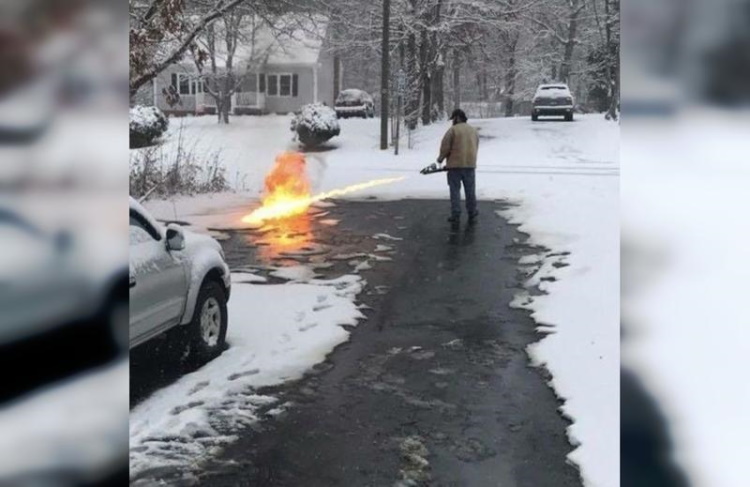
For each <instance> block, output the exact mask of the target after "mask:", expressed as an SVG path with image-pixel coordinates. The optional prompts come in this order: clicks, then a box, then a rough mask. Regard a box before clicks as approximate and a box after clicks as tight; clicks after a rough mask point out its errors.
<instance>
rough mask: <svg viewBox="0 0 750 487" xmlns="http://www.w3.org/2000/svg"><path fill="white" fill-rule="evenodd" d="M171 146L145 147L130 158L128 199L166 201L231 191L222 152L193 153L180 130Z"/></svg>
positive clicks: (132, 153) (194, 149)
mask: <svg viewBox="0 0 750 487" xmlns="http://www.w3.org/2000/svg"><path fill="white" fill-rule="evenodd" d="M171 142H173V143H174V145H172V143H170V146H169V147H165V146H163V145H158V146H153V147H146V148H143V149H140V150H135V151H132V152H131V154H130V195H131V196H133V197H134V198H142V197H145V198H148V197H156V198H167V197H170V196H174V195H194V194H203V193H218V192H222V191H229V190H230V189H231V187H230V185H229V181H228V180H227V176H226V168H225V167H224V165H223V163H222V158H221V151H214V152H212V153H205V152H199V151H198V150H196V144H197V141H195V142H194V143H193V145H191V146H188V145H186V144H185V139H184V137H183V134H182V129H180V130H179V131H178V132H177V134H175V138H174V140H173V141H171Z"/></svg>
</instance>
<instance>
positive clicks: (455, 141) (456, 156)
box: [437, 108, 479, 223]
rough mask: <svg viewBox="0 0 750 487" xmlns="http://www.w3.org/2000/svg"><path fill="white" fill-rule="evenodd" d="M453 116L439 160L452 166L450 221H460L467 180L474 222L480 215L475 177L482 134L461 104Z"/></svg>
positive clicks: (467, 196) (449, 183)
mask: <svg viewBox="0 0 750 487" xmlns="http://www.w3.org/2000/svg"><path fill="white" fill-rule="evenodd" d="M451 120H453V126H452V127H451V128H449V129H448V131H447V132H446V133H445V135H444V136H443V141H442V143H441V144H440V156H439V157H438V160H437V162H438V164H441V163H442V162H443V161H444V160H446V159H447V163H446V165H445V167H446V169H447V170H448V171H447V172H448V186H449V187H450V192H451V216H450V218H448V221H449V222H451V223H458V221H459V219H460V218H461V184H462V183H463V185H464V194H465V195H466V212H467V213H468V214H469V223H473V222H474V221H475V220H476V218H477V216H478V215H479V213H478V212H477V196H476V189H475V178H474V173H475V169H476V167H477V150H478V149H479V135H478V134H477V130H476V129H475V128H474V127H472V126H471V125H469V124H468V123H466V121H467V118H466V113H464V111H463V110H461V109H458V108H457V109H456V110H453V113H452V114H451Z"/></svg>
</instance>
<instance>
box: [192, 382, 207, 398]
mask: <svg viewBox="0 0 750 487" xmlns="http://www.w3.org/2000/svg"><path fill="white" fill-rule="evenodd" d="M210 383H211V381H208V380H204V381H202V382H198V383H197V384H195V385H194V386H193V388H192V389H190V392H188V396H192V395H193V394H195V393H196V392H198V391H201V390H203V389H205V388H206V387H208V385H209V384H210Z"/></svg>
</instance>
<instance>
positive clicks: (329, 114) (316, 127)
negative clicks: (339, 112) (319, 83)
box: [294, 103, 341, 135]
mask: <svg viewBox="0 0 750 487" xmlns="http://www.w3.org/2000/svg"><path fill="white" fill-rule="evenodd" d="M294 127H307V130H309V131H311V132H324V133H327V132H333V133H334V134H335V135H338V133H339V131H340V130H341V127H340V126H339V120H338V117H337V116H336V111H335V110H334V109H333V108H331V107H329V106H326V105H323V104H322V103H310V104H308V105H305V106H303V107H302V112H301V113H300V114H299V116H298V117H297V118H296V119H295V123H294Z"/></svg>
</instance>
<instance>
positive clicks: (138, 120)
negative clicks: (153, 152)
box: [130, 105, 169, 148]
mask: <svg viewBox="0 0 750 487" xmlns="http://www.w3.org/2000/svg"><path fill="white" fill-rule="evenodd" d="M168 127H169V119H168V118H167V116H166V115H164V113H163V112H162V111H161V110H159V109H158V108H156V107H145V106H142V105H136V106H134V107H133V108H131V109H130V147H133V148H137V147H145V146H147V145H151V144H153V143H154V141H155V140H156V139H157V138H159V137H161V136H162V135H163V134H164V132H166V131H167V128H168Z"/></svg>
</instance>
